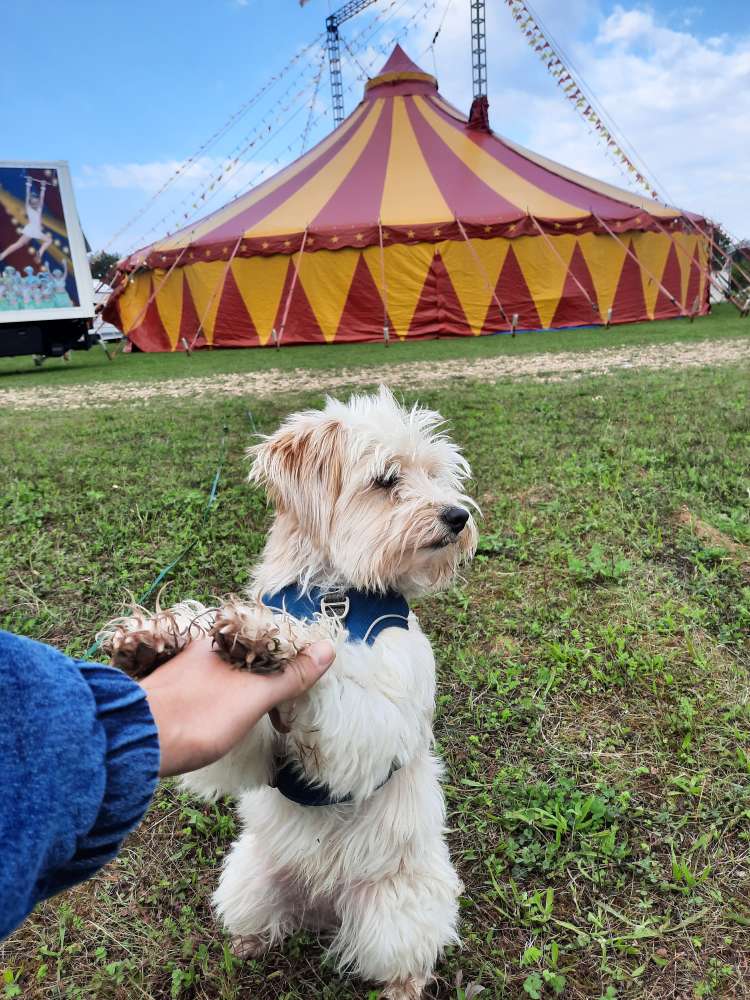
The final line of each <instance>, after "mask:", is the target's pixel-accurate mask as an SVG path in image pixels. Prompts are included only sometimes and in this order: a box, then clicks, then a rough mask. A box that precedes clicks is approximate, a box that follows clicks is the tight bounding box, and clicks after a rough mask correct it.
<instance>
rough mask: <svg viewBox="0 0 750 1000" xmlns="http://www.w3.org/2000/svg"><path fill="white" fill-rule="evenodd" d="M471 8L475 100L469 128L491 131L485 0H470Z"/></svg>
mask: <svg viewBox="0 0 750 1000" xmlns="http://www.w3.org/2000/svg"><path fill="white" fill-rule="evenodd" d="M470 8H471V75H472V83H473V89H474V100H473V101H472V103H471V111H470V112H469V128H475V129H479V130H480V131H483V132H489V131H490V119H489V101H488V100H487V18H486V13H485V0H470Z"/></svg>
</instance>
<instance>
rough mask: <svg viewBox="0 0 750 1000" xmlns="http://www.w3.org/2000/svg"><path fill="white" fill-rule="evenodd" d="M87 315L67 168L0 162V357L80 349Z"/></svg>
mask: <svg viewBox="0 0 750 1000" xmlns="http://www.w3.org/2000/svg"><path fill="white" fill-rule="evenodd" d="M93 318H94V287H93V282H92V280H91V270H90V268H89V262H88V258H87V256H86V241H85V240H84V237H83V232H82V231H81V224H80V221H79V219H78V212H77V210H76V205H75V199H74V197H73V186H72V184H71V180H70V170H69V168H68V164H67V163H65V162H63V161H59V162H43V163H40V162H19V161H9V160H0V357H10V356H13V355H21V354H32V355H35V356H36V357H37V358H44V357H60V356H62V355H63V354H65V353H66V352H67V351H69V350H87V349H88V348H89V346H90V345H91V343H92V341H93V338H92V337H91V334H90V328H91V324H92V321H93Z"/></svg>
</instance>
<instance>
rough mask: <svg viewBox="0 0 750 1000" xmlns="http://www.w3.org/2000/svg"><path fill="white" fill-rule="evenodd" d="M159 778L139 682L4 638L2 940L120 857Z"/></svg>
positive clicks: (0, 638) (0, 706) (0, 708)
mask: <svg viewBox="0 0 750 1000" xmlns="http://www.w3.org/2000/svg"><path fill="white" fill-rule="evenodd" d="M158 771H159V743H158V736H157V731H156V726H155V725H154V720H153V718H152V716H151V712H150V710H149V707H148V702H147V701H146V696H145V693H144V691H143V689H142V688H141V687H140V686H139V685H138V684H136V683H135V682H134V681H132V680H131V679H130V678H129V677H127V676H126V675H125V674H123V673H122V672H121V671H119V670H115V669H114V667H106V666H102V665H101V664H96V663H78V662H76V661H75V660H71V659H70V658H69V657H67V656H64V655H63V654H62V653H60V652H58V651H57V650H56V649H52V648H51V647H50V646H45V645H42V644H41V643H38V642H32V641H31V640H30V639H24V638H21V637H20V636H15V635H10V634H9V633H8V632H3V631H0V785H1V787H2V796H1V798H0V938H2V937H3V936H5V935H6V934H8V933H10V931H12V930H13V928H14V927H16V926H17V925H18V924H19V923H20V922H21V921H22V920H23V918H24V917H25V916H27V915H28V914H29V913H30V912H31V910H32V909H33V908H34V906H35V905H36V903H38V902H40V901H41V900H42V899H46V898H47V897H48V896H52V895H53V894H54V893H56V892H61V891H62V890H63V889H67V888H68V887H70V886H71V885H75V883H76V882H81V881H83V880H84V879H86V878H88V877H89V876H90V875H92V874H93V873H94V872H95V871H97V869H99V868H101V867H102V865H104V864H105V863H106V862H107V861H110V860H111V859H112V858H113V857H115V855H116V854H117V851H118V849H119V847H120V844H121V843H122V841H123V839H124V838H125V836H126V835H127V834H128V833H129V832H130V830H132V829H133V827H135V826H136V825H137V824H138V823H139V822H140V820H141V819H142V818H143V815H144V813H145V811H146V809H147V808H148V804H149V802H150V800H151V796H152V795H153V792H154V789H155V787H156V782H157V778H158Z"/></svg>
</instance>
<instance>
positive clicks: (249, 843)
mask: <svg viewBox="0 0 750 1000" xmlns="http://www.w3.org/2000/svg"><path fill="white" fill-rule="evenodd" d="M213 903H214V907H215V908H216V912H217V913H218V916H219V918H220V920H221V922H222V924H223V925H224V928H225V930H226V931H227V932H228V933H229V935H230V936H231V939H232V949H233V951H234V953H235V954H236V955H237V956H238V957H239V958H250V957H253V958H254V957H257V956H258V955H261V954H263V953H264V952H265V951H268V949H269V948H270V947H271V946H272V945H273V944H276V943H278V942H280V941H283V940H284V938H285V937H286V936H287V935H288V934H290V933H291V932H292V931H293V930H295V929H296V928H297V926H298V925H299V918H298V917H297V916H296V915H295V912H294V911H295V907H294V903H293V900H292V895H291V893H290V891H289V887H288V886H287V885H285V883H284V880H283V877H281V875H280V873H278V872H276V871H275V870H274V866H273V865H272V864H271V863H270V861H269V859H268V858H267V857H266V855H265V852H264V851H263V849H262V847H261V845H260V844H259V842H258V839H257V837H256V836H255V834H252V833H244V834H243V835H242V836H241V837H240V839H239V840H237V841H236V842H235V843H234V845H233V846H232V850H231V851H230V853H229V855H228V857H227V859H226V862H225V863H224V870H223V871H222V873H221V879H220V880H219V886H218V888H217V889H216V892H215V893H214V896H213Z"/></svg>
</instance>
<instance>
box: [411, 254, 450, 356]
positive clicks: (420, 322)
mask: <svg viewBox="0 0 750 1000" xmlns="http://www.w3.org/2000/svg"><path fill="white" fill-rule="evenodd" d="M441 265H442V262H441ZM438 313H439V310H438V267H437V265H436V263H435V257H433V258H432V261H431V262H430V269H429V271H428V272H427V275H426V277H425V279H424V285H422V291H421V293H420V295H419V300H418V302H417V305H416V308H415V310H414V315H413V316H412V319H411V326H410V327H409V337H417V338H419V337H425V338H426V337H439V336H440V333H441V327H440V319H439V315H438Z"/></svg>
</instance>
